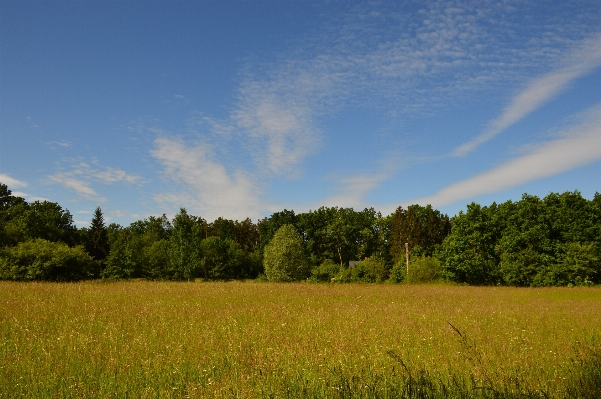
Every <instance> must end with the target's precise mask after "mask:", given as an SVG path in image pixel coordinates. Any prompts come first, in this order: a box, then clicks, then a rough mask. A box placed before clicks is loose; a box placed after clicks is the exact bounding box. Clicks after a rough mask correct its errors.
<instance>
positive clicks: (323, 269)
mask: <svg viewBox="0 0 601 399" xmlns="http://www.w3.org/2000/svg"><path fill="white" fill-rule="evenodd" d="M338 273H340V265H339V264H338V263H336V262H334V261H333V260H331V259H326V260H325V261H324V262H323V263H322V264H321V265H319V266H317V267H314V268H313V270H311V281H313V282H328V283H329V282H332V281H333V280H335V279H336V276H337V275H338Z"/></svg>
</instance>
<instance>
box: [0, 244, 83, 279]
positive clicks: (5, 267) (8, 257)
mask: <svg viewBox="0 0 601 399" xmlns="http://www.w3.org/2000/svg"><path fill="white" fill-rule="evenodd" d="M94 266H95V263H94V260H93V259H92V258H91V257H90V256H89V255H88V254H87V253H86V252H85V251H84V249H83V248H82V247H75V248H71V247H69V246H68V245H66V244H64V243H61V242H50V241H47V240H44V239H41V238H37V239H35V240H31V241H25V242H22V243H19V244H18V245H17V246H15V247H7V248H5V249H4V250H3V251H2V253H1V256H0V279H4V280H16V281H77V280H83V279H87V278H90V277H92V272H93V269H94Z"/></svg>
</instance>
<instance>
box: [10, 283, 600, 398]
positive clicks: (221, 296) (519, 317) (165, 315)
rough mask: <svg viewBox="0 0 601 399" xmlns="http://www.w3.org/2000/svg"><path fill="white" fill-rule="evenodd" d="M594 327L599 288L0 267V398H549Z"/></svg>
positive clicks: (568, 376) (592, 345)
mask: <svg viewBox="0 0 601 399" xmlns="http://www.w3.org/2000/svg"><path fill="white" fill-rule="evenodd" d="M449 323H451V324H452V326H454V327H455V328H457V329H458V330H459V331H460V332H461V334H463V335H464V338H461V336H460V335H459V334H458V333H457V332H455V331H454V329H453V328H452V326H451V325H449ZM600 336H601V289H599V288H578V289H575V288H572V289H569V288H541V289H516V288H482V287H454V286H444V285H440V286H437V285H433V286H411V285H326V284H319V285H318V284H315V285H312V284H272V283H255V282H228V283H199V282H196V283H162V282H145V281H141V282H116V283H100V282H86V283H78V284H50V283H9V282H0V397H15V396H22V395H25V396H28V397H55V396H58V397H109V396H112V397H125V396H130V397H187V396H189V397H244V398H247V397H249V398H252V397H286V396H289V397H299V396H305V397H349V396H353V395H354V396H358V397H402V396H403V395H405V397H426V396H424V395H425V394H424V392H425V389H426V387H427V385H428V384H430V385H432V387H431V388H432V389H433V392H434V391H436V392H438V394H440V395H442V396H453V395H455V394H456V395H458V396H461V395H460V393H457V392H464V393H465V392H468V393H469V394H470V395H476V394H477V395H481V396H486V395H488V394H489V393H491V392H492V394H494V393H496V394H498V395H497V396H496V397H512V396H511V395H513V394H516V395H517V394H520V393H521V394H524V393H525V394H529V395H531V396H537V395H542V396H544V395H547V396H549V397H558V398H559V397H564V396H566V395H567V393H566V392H568V390H569V389H580V388H578V384H580V385H582V384H584V383H583V382H582V381H580V382H579V378H582V375H583V374H582V373H583V372H582V370H583V369H585V368H586V366H587V365H588V364H589V363H587V362H589V360H590V358H591V356H595V354H598V352H595V351H596V350H597V349H598V348H599V341H598V338H599V337H600ZM591 351H593V352H591ZM405 366H407V369H408V370H407V369H405ZM409 376H410V377H409ZM420 376H421V377H420ZM420 378H421V380H420ZM412 381H413V382H414V384H413V387H418V388H419V387H421V388H420V389H421V390H419V389H417V390H415V389H414V391H411V392H413V393H411V392H410V390H411V389H413V388H412V385H411V382H412ZM420 381H421V382H420ZM453 381H454V382H453ZM408 384H409V385H408ZM453 387H455V388H456V390H455V391H453V392H454V394H453V395H451V394H450V393H449V392H450V391H449V392H447V394H444V389H451V388H453ZM574 387H576V388H574ZM455 388H453V389H455ZM479 388H483V389H479ZM407 389H409V390H407ZM592 389H597V388H596V387H593V388H592ZM415 392H417V393H415ZM420 392H421V394H420ZM441 392H442V393H441ZM569 392H573V391H569ZM576 392H577V391H576ZM501 393H504V395H506V396H502V395H501ZM422 394H423V395H422ZM492 394H491V395H492ZM412 395H413V396H412ZM420 395H421V396H420ZM499 395H501V396H499ZM576 395H577V396H578V395H580V397H586V395H585V394H576ZM442 396H441V397H442ZM490 397H495V396H494V395H493V396H490Z"/></svg>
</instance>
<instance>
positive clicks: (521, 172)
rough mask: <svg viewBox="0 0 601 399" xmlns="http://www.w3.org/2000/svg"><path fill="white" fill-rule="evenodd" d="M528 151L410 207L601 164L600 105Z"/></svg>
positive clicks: (448, 201)
mask: <svg viewBox="0 0 601 399" xmlns="http://www.w3.org/2000/svg"><path fill="white" fill-rule="evenodd" d="M529 147H530V152H529V153H527V154H525V155H523V156H520V157H518V158H515V159H513V160H511V161H509V162H506V163H505V164H503V165H500V166H498V167H496V168H494V169H492V170H490V171H488V172H484V173H481V174H479V175H477V176H474V177H471V178H469V179H466V180H463V181H460V182H457V183H454V184H451V185H450V186H448V187H446V188H444V189H442V190H440V191H439V192H437V193H436V194H434V195H431V196H428V197H423V198H418V199H415V200H413V201H410V203H418V204H423V205H425V204H432V206H435V207H440V206H444V205H447V204H451V203H454V202H456V201H460V200H465V199H469V198H473V197H476V196H478V195H483V194H489V193H494V192H498V191H501V190H504V189H507V188H510V187H515V186H519V185H521V184H524V183H527V182H530V181H533V180H536V179H541V178H544V177H549V176H553V175H556V174H559V173H562V172H566V171H569V170H572V169H575V168H578V167H581V166H584V165H587V164H590V163H593V162H596V161H599V160H601V105H598V106H596V107H595V108H593V109H591V110H590V111H588V112H587V113H586V114H585V115H584V116H583V121H582V123H580V124H578V125H576V126H574V127H573V128H571V129H567V130H566V131H564V132H563V134H562V137H561V138H558V139H556V140H552V141H549V142H545V143H542V144H541V145H539V146H538V147H533V146H529Z"/></svg>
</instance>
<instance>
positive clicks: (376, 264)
mask: <svg viewBox="0 0 601 399" xmlns="http://www.w3.org/2000/svg"><path fill="white" fill-rule="evenodd" d="M387 278H388V271H387V270H386V266H385V265H384V263H383V262H382V261H380V260H379V259H375V258H367V259H365V260H362V261H361V262H359V263H357V264H356V265H354V266H352V267H348V268H346V269H344V270H343V271H342V272H340V275H339V281H340V282H342V283H380V282H383V281H384V280H386V279H387Z"/></svg>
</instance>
